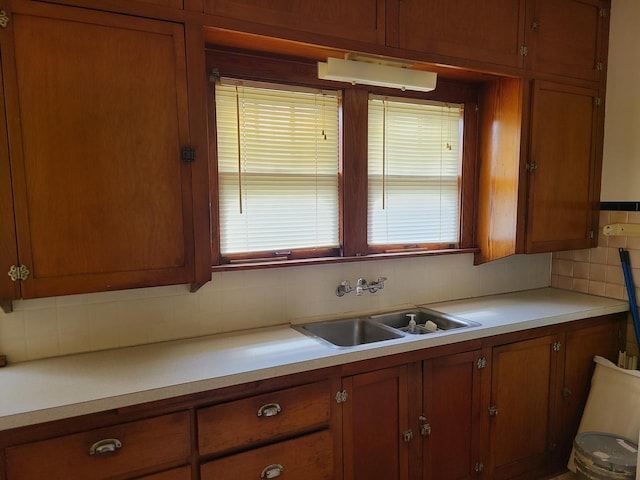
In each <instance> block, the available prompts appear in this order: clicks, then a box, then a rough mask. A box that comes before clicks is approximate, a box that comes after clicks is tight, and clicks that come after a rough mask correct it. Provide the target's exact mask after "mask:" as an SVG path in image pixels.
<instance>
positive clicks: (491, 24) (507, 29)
mask: <svg viewBox="0 0 640 480" xmlns="http://www.w3.org/2000/svg"><path fill="white" fill-rule="evenodd" d="M524 13H525V12H524V1H522V0H491V1H488V2H487V1H485V2H478V1H476V0H457V1H455V2H451V1H448V2H443V1H442V0H402V1H401V2H400V6H399V23H398V25H399V26H398V32H399V45H398V46H399V47H400V48H406V49H409V50H417V51H421V52H429V53H436V54H440V55H447V56H452V57H460V58H466V59H471V60H477V61H482V62H487V63H496V64H501V65H509V66H514V67H515V66H519V65H520V64H521V63H522V56H521V55H520V53H519V49H520V45H521V44H522V41H523V38H522V37H523V27H524Z"/></svg>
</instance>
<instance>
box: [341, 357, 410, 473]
mask: <svg viewBox="0 0 640 480" xmlns="http://www.w3.org/2000/svg"><path fill="white" fill-rule="evenodd" d="M343 387H344V389H345V390H346V392H347V394H348V399H347V401H346V402H345V403H344V404H343V425H344V427H343V428H344V431H343V451H344V479H345V480H369V479H371V478H384V479H385V480H406V479H407V478H408V462H409V455H408V443H405V442H404V441H403V437H402V435H403V432H405V431H406V430H407V429H408V428H409V409H408V402H409V387H408V373H407V366H406V365H403V366H400V367H395V368H389V369H385V370H378V371H375V372H370V373H363V374H360V375H355V376H353V377H347V378H345V379H343ZM414 435H417V432H414Z"/></svg>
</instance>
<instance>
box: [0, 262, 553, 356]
mask: <svg viewBox="0 0 640 480" xmlns="http://www.w3.org/2000/svg"><path fill="white" fill-rule="evenodd" d="M550 264H551V258H550V255H549V254H540V255H526V256H525V255H517V256H513V257H509V258H506V259H503V260H500V261H497V262H492V263H490V264H486V265H481V266H473V256H472V255H471V254H456V255H444V256H437V257H422V258H412V259H397V260H383V261H367V262H357V263H341V264H335V265H315V266H303V267H287V268H274V269H263V270H245V271H237V272H221V273H215V274H214V275H213V279H212V281H211V282H210V283H208V284H206V285H205V286H204V287H202V288H201V289H200V290H199V291H198V292H196V293H189V292H188V288H187V286H184V285H179V286H170V287H156V288H142V289H133V290H123V291H118V292H105V293H94V294H87V295H72V296H64V297H53V298H43V299H36V300H22V301H16V302H14V308H15V311H14V312H13V313H10V314H3V313H1V312H0V354H5V355H8V357H9V361H10V362H18V361H24V360H31V359H36V358H42V357H51V356H57V355H65V354H71V353H77V352H83V351H92V350H102V349H107V348H116V347H123V346H129V345H137V344H144V343H151V342H158V341H164V340H172V339H177V338H186V337H194V336H201V335H208V334H214V333H220V332H228V331H234V330H241V329H247V328H255V327H263V326H270V325H279V324H284V323H288V322H289V321H290V320H293V319H298V318H303V317H309V316H319V315H333V314H339V313H342V312H349V311H358V310H373V309H382V308H386V307H391V306H394V305H400V304H407V303H411V304H421V303H430V302H436V301H442V300H450V299H456V298H465V297H475V296H480V295H488V294H494V293H504V292H510V291H516V290H525V289H529V288H538V287H546V286H548V285H549V284H550ZM360 276H363V277H364V278H366V279H367V280H369V281H372V280H375V279H376V278H378V277H380V276H384V277H387V278H388V280H387V282H386V283H385V287H384V289H383V290H380V291H378V292H377V293H375V294H371V293H365V294H364V295H363V296H361V297H356V296H355V294H354V293H350V294H348V295H346V296H344V297H342V298H339V297H337V296H336V295H335V289H336V287H337V286H338V284H339V283H340V282H341V281H343V280H349V281H350V282H351V283H352V284H354V283H355V281H356V279H357V278H358V277H360Z"/></svg>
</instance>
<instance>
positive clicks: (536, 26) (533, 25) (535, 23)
mask: <svg viewBox="0 0 640 480" xmlns="http://www.w3.org/2000/svg"><path fill="white" fill-rule="evenodd" d="M531 30H533V31H534V32H539V31H540V20H534V21H533V22H531Z"/></svg>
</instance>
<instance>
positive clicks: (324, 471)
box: [200, 430, 334, 480]
mask: <svg viewBox="0 0 640 480" xmlns="http://www.w3.org/2000/svg"><path fill="white" fill-rule="evenodd" d="M333 465H334V463H333V444H332V440H331V433H330V432H329V431H328V430H325V431H322V432H318V433H313V434H311V435H306V436H304V437H300V438H296V439H293V440H287V441H284V442H280V443H276V444H273V445H268V446H266V447H262V448H257V449H255V450H250V451H248V452H244V453H239V454H237V455H231V456H229V457H225V458H221V459H219V460H214V461H212V462H208V463H205V464H204V465H202V467H201V468H200V474H201V476H200V478H201V480H214V479H215V480H254V479H259V478H276V477H277V478H279V479H280V478H281V479H282V480H287V479H290V480H300V479H304V480H333V478H334V471H333Z"/></svg>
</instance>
